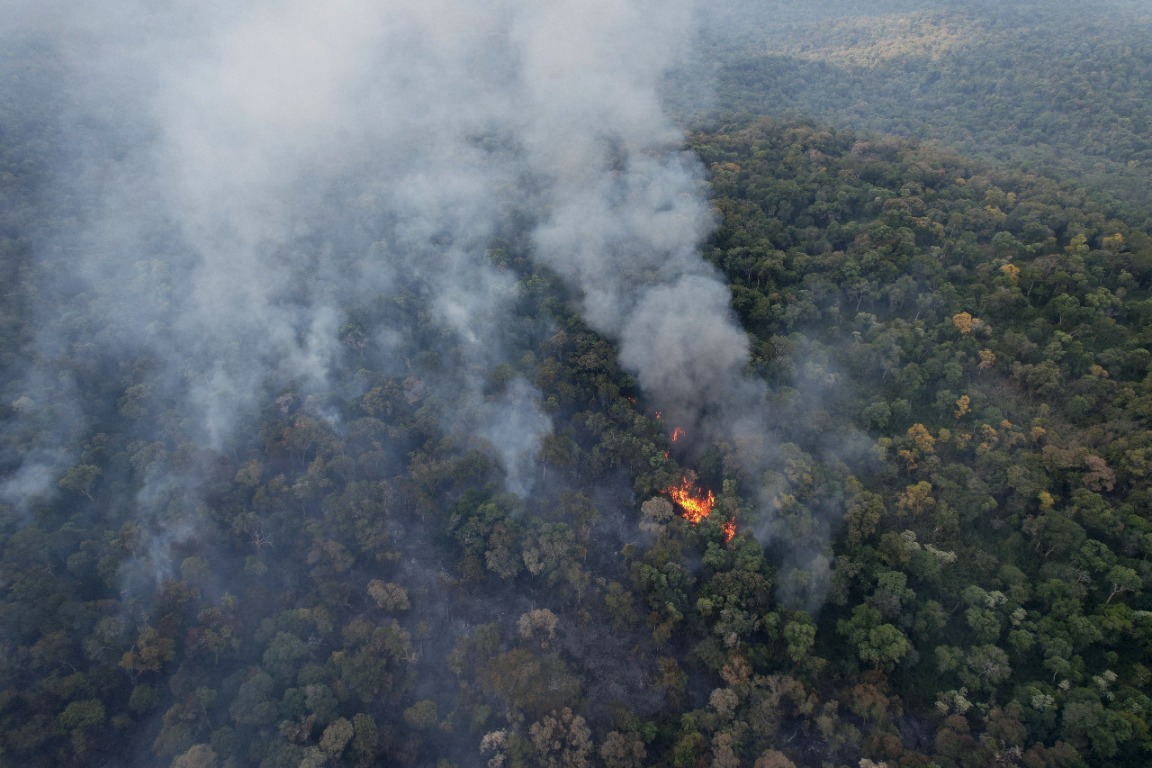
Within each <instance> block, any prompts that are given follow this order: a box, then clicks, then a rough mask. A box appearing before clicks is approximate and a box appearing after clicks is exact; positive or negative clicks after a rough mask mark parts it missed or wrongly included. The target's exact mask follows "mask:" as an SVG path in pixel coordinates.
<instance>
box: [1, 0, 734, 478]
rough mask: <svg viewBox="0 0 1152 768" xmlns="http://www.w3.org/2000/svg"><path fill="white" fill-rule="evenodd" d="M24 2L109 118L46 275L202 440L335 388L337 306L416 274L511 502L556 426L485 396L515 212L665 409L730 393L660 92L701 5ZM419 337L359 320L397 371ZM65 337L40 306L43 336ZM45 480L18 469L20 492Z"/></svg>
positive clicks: (684, 166)
mask: <svg viewBox="0 0 1152 768" xmlns="http://www.w3.org/2000/svg"><path fill="white" fill-rule="evenodd" d="M174 11H175V15H171V14H173V12H174ZM17 14H18V17H20V18H22V20H23V23H22V24H21V25H18V26H20V27H24V28H26V29H28V30H29V34H30V36H32V37H35V38H38V39H39V41H40V42H46V43H48V44H59V45H61V46H62V47H65V48H66V53H65V58H66V59H68V58H70V56H71V55H75V58H73V59H71V61H70V63H71V65H72V67H73V68H74V69H73V71H71V72H70V73H69V77H68V78H67V79H66V80H65V82H64V84H63V87H65V88H66V89H68V90H67V93H66V97H65V98H67V99H69V101H70V103H71V105H72V108H73V109H74V110H76V113H77V114H76V115H75V119H85V120H87V121H91V122H92V123H94V124H95V126H96V127H95V130H92V131H89V132H88V139H89V141H90V142H91V143H92V144H93V146H90V147H87V148H86V150H85V153H84V155H83V156H81V157H80V158H78V159H77V161H76V163H77V164H76V166H74V167H71V168H69V169H67V170H66V171H64V172H62V173H61V174H60V176H59V177H58V179H59V183H60V184H61V185H62V189H54V190H52V193H53V194H64V195H74V196H77V197H79V198H81V199H83V200H84V201H85V202H84V206H83V210H82V212H81V213H80V218H79V220H78V221H77V222H76V226H75V229H74V231H72V232H70V233H68V235H66V236H63V237H67V238H68V239H67V240H66V241H65V242H60V240H61V239H62V237H51V236H49V237H45V238H44V240H43V241H42V242H40V243H38V244H37V245H38V247H40V248H43V249H45V250H48V249H52V248H56V249H62V248H63V249H67V250H68V252H69V255H70V256H71V257H72V258H71V259H62V260H61V263H60V266H61V267H65V266H67V268H68V271H69V273H71V275H76V276H79V278H80V279H81V280H83V285H82V286H80V287H79V289H80V290H84V291H88V292H91V293H92V294H93V296H94V299H95V301H94V303H93V306H92V310H91V311H92V314H91V316H90V317H89V318H88V319H87V320H88V322H87V323H86V327H87V328H88V329H89V330H90V331H91V332H92V333H93V334H94V338H93V339H91V340H83V339H70V341H71V342H72V343H88V342H90V343H96V344H106V345H109V346H112V347H113V349H111V350H110V353H112V354H142V353H145V354H147V355H148V356H149V358H150V359H151V360H152V361H153V365H154V370H153V371H152V374H151V379H150V382H149V385H148V388H149V391H148V396H147V398H146V399H147V400H149V401H151V402H152V403H162V404H164V407H173V406H174V407H175V408H176V409H177V410H178V411H179V412H180V413H181V415H182V416H183V417H184V418H185V419H187V420H188V421H189V422H190V423H188V424H186V428H187V429H189V430H191V432H192V433H193V435H194V439H195V440H196V441H197V442H199V443H201V444H203V445H206V446H209V447H212V448H213V449H221V448H222V447H224V446H225V445H226V444H227V443H228V441H229V440H230V439H231V438H232V436H233V435H235V434H236V431H237V429H238V427H240V426H241V425H243V424H244V423H245V422H246V421H247V420H250V419H251V417H252V413H253V409H254V407H255V404H256V402H257V399H258V393H259V392H260V391H261V388H262V387H265V386H269V385H271V384H272V383H273V382H279V383H281V384H283V383H285V382H289V381H291V382H294V383H295V385H296V386H297V387H299V388H301V389H302V390H304V391H306V392H310V393H312V394H321V393H324V392H326V391H328V389H329V388H330V387H332V386H334V385H335V383H334V382H332V381H331V380H330V376H329V369H330V365H331V363H332V360H333V358H334V356H337V355H339V354H341V349H340V346H341V345H340V332H341V326H342V323H343V321H344V319H345V313H346V311H347V309H348V308H349V307H356V306H358V305H362V304H364V303H365V302H370V301H372V300H373V298H374V297H376V296H379V295H381V294H384V293H386V292H388V291H389V290H392V289H394V288H395V287H396V286H397V285H406V286H407V285H416V286H418V287H419V290H420V291H421V292H422V293H423V294H425V295H426V297H427V300H428V301H429V302H430V304H431V306H433V307H434V308H435V311H434V315H435V321H436V322H437V323H438V324H439V325H440V326H441V327H442V330H443V331H444V332H446V333H450V334H454V335H455V336H456V337H457V338H458V339H459V340H461V341H462V344H461V349H462V350H464V359H463V360H462V361H461V364H462V367H461V369H460V370H459V378H458V379H457V380H454V381H445V382H440V383H439V386H440V387H441V388H442V390H443V391H444V392H452V391H454V390H456V391H460V392H461V393H462V395H463V399H462V403H461V404H462V405H463V406H464V408H463V409H462V411H463V414H462V416H461V418H462V419H464V421H465V424H464V425H462V428H465V429H469V430H471V431H473V432H479V433H480V434H483V435H484V436H485V437H487V438H488V439H489V440H490V442H492V444H493V447H494V449H495V451H496V454H497V455H498V456H499V457H500V459H501V461H502V463H503V464H504V467H505V470H506V472H507V473H508V475H509V478H510V487H512V488H513V489H514V490H516V491H517V492H520V493H523V492H525V491H526V490H527V480H526V479H524V478H523V477H522V476H523V474H524V472H523V469H522V467H521V464H522V463H523V460H524V457H525V456H531V455H532V454H533V453H534V452H535V449H536V448H538V446H539V441H540V438H541V437H542V436H543V435H544V434H546V433H547V431H548V423H547V421H548V420H547V418H545V417H544V416H543V413H542V412H541V411H540V410H539V406H538V404H537V403H536V401H537V400H538V393H537V392H535V391H534V389H533V388H532V387H531V386H530V385H528V384H527V383H526V382H521V383H520V384H518V385H517V386H515V387H513V388H511V389H509V390H508V391H507V392H506V393H505V398H504V399H503V400H502V401H500V402H495V403H485V402H483V398H481V397H480V382H481V381H482V378H481V377H482V376H483V375H484V374H485V373H486V371H487V370H489V369H491V368H492V367H493V366H495V365H498V364H499V363H502V362H507V361H506V359H505V357H506V351H505V349H506V344H505V337H506V335H507V334H508V332H509V331H508V328H509V326H510V324H511V323H510V318H509V315H508V313H509V311H510V310H509V302H510V299H511V297H512V286H511V284H510V282H509V278H508V276H507V275H506V274H502V273H501V272H500V271H499V270H496V269H494V268H493V267H492V264H491V259H490V255H489V253H488V248H489V247H490V246H491V244H492V242H493V240H494V238H496V237H497V236H498V235H500V234H507V233H510V232H512V230H514V229H516V228H519V227H527V231H528V233H529V236H530V238H531V240H532V242H533V244H534V246H533V249H532V253H533V256H534V258H536V259H538V260H539V261H540V262H541V263H542V264H545V265H547V266H548V267H550V268H552V269H553V270H555V271H556V272H557V273H558V274H560V275H562V276H563V277H564V278H565V279H566V280H567V281H568V282H569V283H570V284H571V285H572V286H573V288H574V289H575V290H576V291H577V293H578V295H579V296H580V301H581V305H582V306H583V308H584V312H585V317H586V319H587V320H588V322H589V323H590V324H591V325H592V326H593V327H594V328H596V329H598V330H600V331H603V332H604V333H606V334H608V335H609V336H611V337H614V338H617V339H619V340H620V343H621V354H622V361H623V363H624V365H625V367H626V368H627V369H629V370H631V371H632V372H634V373H635V374H636V376H637V378H638V380H639V382H640V384H641V386H642V387H643V388H644V389H645V391H646V392H648V393H649V394H650V395H651V397H652V399H653V402H655V403H657V404H658V405H659V406H660V407H664V408H667V409H669V410H670V411H671V412H673V413H675V414H676V415H677V416H680V417H682V418H684V419H686V420H687V421H689V422H691V423H692V426H695V425H696V424H695V422H696V421H698V420H699V418H700V416H701V414H702V413H704V412H705V411H715V410H716V409H718V408H719V407H720V404H721V403H725V402H727V403H729V405H731V399H730V394H731V392H730V390H731V385H730V384H729V382H732V381H733V380H740V378H741V377H742V376H743V373H742V369H743V366H744V365H745V363H746V361H747V342H746V340H745V339H744V336H743V332H742V331H741V330H740V329H739V327H738V326H737V325H736V324H735V323H734V321H733V319H732V317H731V313H730V310H729V309H728V294H727V291H726V290H725V288H724V286H723V283H722V282H721V281H720V280H719V278H718V276H717V275H716V273H715V272H714V271H713V269H712V268H711V267H709V266H707V265H706V264H704V263H703V261H702V260H701V259H700V257H699V255H698V251H697V245H698V243H699V241H700V240H701V238H702V237H703V236H704V234H705V233H706V232H707V230H708V227H709V226H710V221H711V219H710V214H709V212H708V209H707V206H706V204H705V202H704V197H703V194H702V180H701V178H702V177H701V171H700V168H699V166H698V164H697V162H696V161H695V160H694V159H692V158H691V157H690V156H686V155H682V154H681V153H680V152H679V150H678V149H677V143H678V141H679V136H678V134H677V132H676V131H675V130H674V129H673V128H672V126H671V125H670V124H669V122H668V120H667V119H666V118H665V117H664V116H663V114H662V112H661V108H660V105H659V103H658V101H657V97H656V92H657V86H658V84H659V81H660V78H661V77H662V74H663V73H664V71H665V70H666V69H667V68H668V67H669V66H670V65H671V64H672V62H673V58H674V56H675V55H676V53H677V51H678V50H680V49H681V48H682V47H683V46H684V44H685V43H686V41H687V36H688V34H689V32H690V25H691V21H692V18H691V8H690V4H688V3H673V4H671V5H669V4H667V3H661V4H659V8H657V7H656V6H655V5H652V6H651V7H649V6H648V5H646V4H645V3H627V4H618V3H587V2H580V3H576V2H572V3H560V4H550V5H549V6H548V7H547V8H546V9H545V8H539V7H536V6H535V4H529V3H517V2H491V3H482V4H479V5H477V4H475V3H455V2H433V3H421V4H419V5H416V4H412V3H405V2H392V3H367V2H337V3H329V4H325V5H324V6H323V7H318V6H315V5H314V4H307V3H278V4H262V5H261V4H258V5H256V6H253V7H248V8H243V9H241V8H234V9H228V10H222V9H217V8H214V7H211V6H208V7H205V6H202V5H196V6H195V7H193V6H188V7H177V8H169V9H165V11H164V14H163V16H161V15H160V14H158V13H157V12H155V11H151V12H149V11H148V10H146V9H144V8H142V7H139V8H138V7H134V6H131V5H129V6H127V7H125V8H123V9H122V11H121V13H105V12H101V13H99V14H94V15H93V16H91V17H88V18H85V17H80V18H75V17H69V18H67V19H65V18H64V17H65V14H64V11H63V8H61V7H53V6H48V7H43V6H36V7H32V6H26V7H23V8H20V9H18V10H17ZM174 19H181V22H182V23H181V24H180V26H179V27H177V26H176V25H175V23H174V22H173V21H172V20H174ZM166 21H167V22H172V23H168V24H165V22H166ZM56 23H59V24H61V29H60V34H59V35H57V34H56V31H57V30H56V29H55V28H54V25H55V24H56ZM13 34H14V33H13V32H9V35H13ZM62 41H66V42H62ZM158 288H159V289H161V290H159V291H158V290H157V289H158ZM45 309H47V308H45ZM49 314H50V313H49ZM409 330H410V329H406V328H403V327H399V328H397V327H385V328H369V329H363V332H365V333H367V334H368V335H369V336H370V337H371V338H372V340H373V342H375V343H374V344H373V348H374V349H375V350H376V351H377V353H378V354H381V355H384V356H389V355H390V356H392V357H393V358H395V362H394V364H396V365H399V364H402V363H401V359H402V358H403V356H404V355H406V354H408V355H410V354H411V353H412V350H413V347H412V346H411V345H409V346H408V347H403V346H402V345H401V347H397V344H398V343H399V342H398V341H397V338H398V337H397V334H399V335H400V336H401V337H403V335H404V334H405V333H407V332H408V331H409ZM55 333H58V328H57V327H56V326H55V323H53V322H52V321H51V319H50V316H46V317H45V322H44V330H43V335H44V336H45V337H46V338H43V339H41V340H40V341H39V342H38V343H39V344H41V345H43V344H47V343H62V342H61V340H59V339H57V338H53V334H55ZM390 345H391V346H390ZM36 375H44V374H41V373H40V372H39V371H38V372H37V374H36ZM28 388H29V389H32V388H33V385H32V382H31V381H30V382H29V385H28ZM754 396H755V393H753V401H750V402H747V403H745V404H741V405H738V406H737V409H738V410H740V411H747V410H748V407H749V406H751V407H755V405H756V403H755V402H754ZM52 399H53V400H57V401H59V400H61V399H63V400H65V401H66V398H61V397H54V398H52ZM34 402H38V400H37V399H35V398H34ZM54 407H58V406H54ZM493 409H495V411H493ZM489 411H491V412H489ZM34 412H38V411H34ZM510 412H519V413H521V414H522V416H521V417H519V418H517V419H516V423H515V425H514V427H512V426H511V425H510V422H509V420H508V419H507V418H505V416H506V414H507V413H510ZM533 414H535V415H533ZM497 423H500V424H502V425H503V427H502V428H500V429H497V428H495V427H494V425H495V424H497ZM45 450H49V449H48V448H47V447H45ZM51 475H52V472H42V473H38V470H37V469H36V466H35V465H34V464H33V463H31V462H30V463H28V465H27V466H26V467H25V468H24V470H23V474H21V475H20V478H22V479H21V480H19V481H10V482H9V483H8V488H9V489H10V494H17V495H25V496H26V495H27V491H28V490H29V489H28V488H27V487H26V486H27V478H29V477H34V476H40V477H42V478H43V479H45V480H48V479H49V478H50V476H51ZM34 490H36V491H41V492H42V491H43V490H44V487H43V484H41V487H39V488H35V489H34Z"/></svg>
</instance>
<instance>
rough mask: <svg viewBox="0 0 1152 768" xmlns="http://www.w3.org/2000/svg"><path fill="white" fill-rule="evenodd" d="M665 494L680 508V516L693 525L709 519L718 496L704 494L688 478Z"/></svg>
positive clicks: (709, 492) (709, 493) (710, 493)
mask: <svg viewBox="0 0 1152 768" xmlns="http://www.w3.org/2000/svg"><path fill="white" fill-rule="evenodd" d="M665 493H667V494H668V495H669V496H671V497H672V501H674V502H676V504H677V505H678V506H679V507H680V510H681V512H680V516H681V517H683V518H684V519H685V520H687V521H688V522H690V523H692V524H693V525H695V524H696V523H699V522H700V521H701V520H703V519H704V518H706V517H708V515H710V514H711V513H712V505H713V504H715V503H716V496H715V495H714V494H713V493H712V491H708V493H707V494H704V493H703V492H702V491H701V490H700V489H699V488H697V487H695V486H694V485H692V481H691V480H689V479H688V478H687V477H685V478H684V479H683V480H682V481H681V482H680V485H677V486H672V487H671V488H668V489H667V490H666V491H665Z"/></svg>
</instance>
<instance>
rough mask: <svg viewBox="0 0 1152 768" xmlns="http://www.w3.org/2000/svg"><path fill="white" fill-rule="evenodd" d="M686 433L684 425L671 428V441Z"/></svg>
mask: <svg viewBox="0 0 1152 768" xmlns="http://www.w3.org/2000/svg"><path fill="white" fill-rule="evenodd" d="M686 434H687V433H686V432H685V431H684V427H676V429H674V430H672V442H676V441H677V440H679V439H680V438H682V437H684V435H686Z"/></svg>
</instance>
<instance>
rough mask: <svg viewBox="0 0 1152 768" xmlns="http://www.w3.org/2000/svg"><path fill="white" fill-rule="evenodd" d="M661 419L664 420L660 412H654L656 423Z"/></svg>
mask: <svg viewBox="0 0 1152 768" xmlns="http://www.w3.org/2000/svg"><path fill="white" fill-rule="evenodd" d="M662 418H664V414H663V413H661V412H660V411H656V421H660V419H662Z"/></svg>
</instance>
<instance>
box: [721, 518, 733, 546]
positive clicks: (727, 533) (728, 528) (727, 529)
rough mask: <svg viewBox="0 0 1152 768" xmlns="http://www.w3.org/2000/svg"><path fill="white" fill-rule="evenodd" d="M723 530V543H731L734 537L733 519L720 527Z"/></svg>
mask: <svg viewBox="0 0 1152 768" xmlns="http://www.w3.org/2000/svg"><path fill="white" fill-rule="evenodd" d="M721 527H722V528H723V529H724V543H725V544H727V543H728V542H730V541H732V537H733V536H735V535H736V519H735V518H733V519H731V520H729V521H728V522H726V523H724V525H723V526H721Z"/></svg>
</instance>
